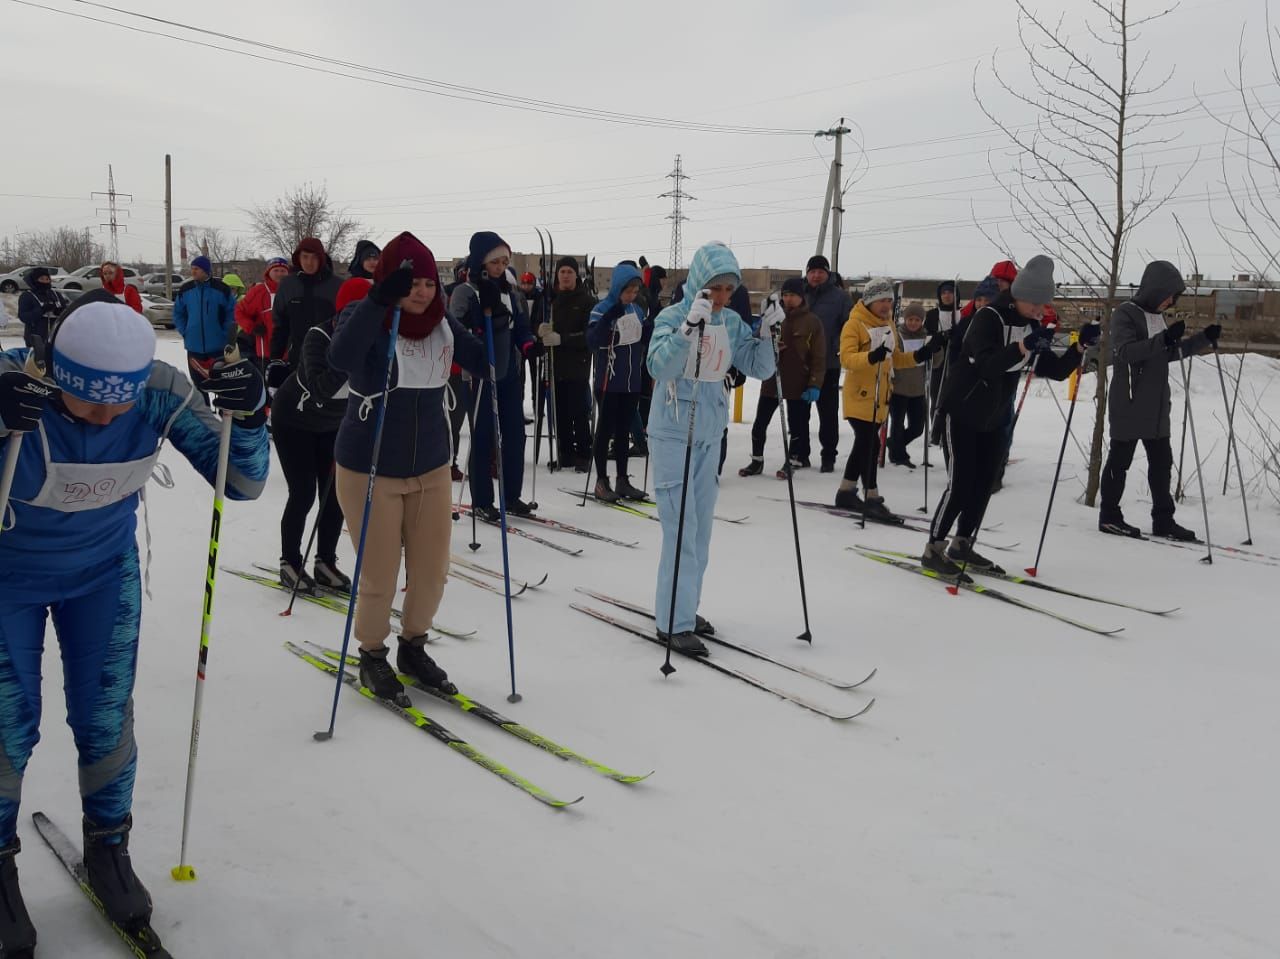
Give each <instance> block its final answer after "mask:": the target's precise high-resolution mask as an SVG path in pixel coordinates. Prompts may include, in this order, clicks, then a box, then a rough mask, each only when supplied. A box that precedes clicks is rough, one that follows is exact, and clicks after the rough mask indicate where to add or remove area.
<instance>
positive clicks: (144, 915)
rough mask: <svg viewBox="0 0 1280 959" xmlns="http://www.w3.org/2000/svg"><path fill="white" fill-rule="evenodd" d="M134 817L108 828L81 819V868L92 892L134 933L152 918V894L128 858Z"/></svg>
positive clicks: (114, 918)
mask: <svg viewBox="0 0 1280 959" xmlns="http://www.w3.org/2000/svg"><path fill="white" fill-rule="evenodd" d="M132 828H133V817H132V816H126V817H125V819H124V822H122V823H120V825H118V826H114V827H112V828H110V829H101V828H99V827H97V826H95V825H94V824H93V823H91V822H89V820H88V819H86V820H85V821H84V868H85V874H86V878H87V879H88V881H89V885H90V886H91V887H92V888H93V893H94V895H96V896H97V897H98V901H99V902H100V903H101V904H102V911H103V912H105V913H106V914H107V918H108V919H110V920H111V921H112V922H114V923H115V924H116V925H117V926H119V927H120V928H121V929H124V930H125V931H126V932H129V933H136V932H137V931H138V930H141V929H148V928H149V924H150V922H151V894H150V893H149V892H147V887H146V886H144V885H143V884H142V880H140V879H139V878H138V877H137V874H135V873H134V871H133V862H132V861H131V860H130V858H129V830H131V829H132Z"/></svg>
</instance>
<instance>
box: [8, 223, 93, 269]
mask: <svg viewBox="0 0 1280 959" xmlns="http://www.w3.org/2000/svg"><path fill="white" fill-rule="evenodd" d="M22 239H23V243H22V250H21V255H22V258H23V259H24V260H26V262H28V263H37V264H40V265H41V266H60V267H62V268H63V269H64V270H75V269H78V268H79V267H82V266H88V265H90V264H92V263H101V262H102V261H103V260H104V259H106V256H107V251H106V248H105V247H104V246H103V245H102V244H101V243H99V242H97V241H96V240H95V239H94V238H93V234H92V233H90V232H89V230H88V229H87V228H86V229H84V230H73V229H72V228H71V227H69V226H60V227H57V228H55V229H52V230H42V231H40V232H38V233H28V234H25V235H24V236H23V238H22Z"/></svg>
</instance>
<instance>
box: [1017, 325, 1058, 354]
mask: <svg viewBox="0 0 1280 959" xmlns="http://www.w3.org/2000/svg"><path fill="white" fill-rule="evenodd" d="M1022 345H1023V346H1025V347H1026V348H1027V352H1028V353H1040V352H1043V351H1044V350H1047V349H1048V348H1049V347H1051V346H1052V345H1053V330H1050V329H1047V328H1046V327H1043V326H1033V327H1032V328H1031V332H1030V333H1028V334H1027V335H1026V336H1024V337H1023V338H1022Z"/></svg>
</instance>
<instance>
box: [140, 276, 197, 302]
mask: <svg viewBox="0 0 1280 959" xmlns="http://www.w3.org/2000/svg"><path fill="white" fill-rule="evenodd" d="M172 277H173V292H174V293H177V292H178V288H179V287H180V286H182V284H183V283H185V282H187V278H186V277H185V276H183V275H182V274H181V273H174V274H172ZM164 278H165V274H164V273H145V274H143V276H142V286H141V287H140V289H141V290H142V292H143V293H150V294H151V295H152V296H164V295H165V293H164Z"/></svg>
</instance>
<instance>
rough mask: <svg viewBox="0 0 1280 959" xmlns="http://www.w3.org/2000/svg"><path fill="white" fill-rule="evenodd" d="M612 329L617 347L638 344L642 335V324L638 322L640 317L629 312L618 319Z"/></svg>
mask: <svg viewBox="0 0 1280 959" xmlns="http://www.w3.org/2000/svg"><path fill="white" fill-rule="evenodd" d="M614 329H615V330H616V331H617V334H618V342H617V344H616V345H617V346H631V345H632V344H635V343H639V342H640V337H641V336H643V335H644V324H643V323H641V322H640V317H638V316H636V315H635V314H634V313H632V312H631V311H630V310H628V311H627V312H626V313H624V314H622V316H620V317H618V322H617V323H615V324H614Z"/></svg>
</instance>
